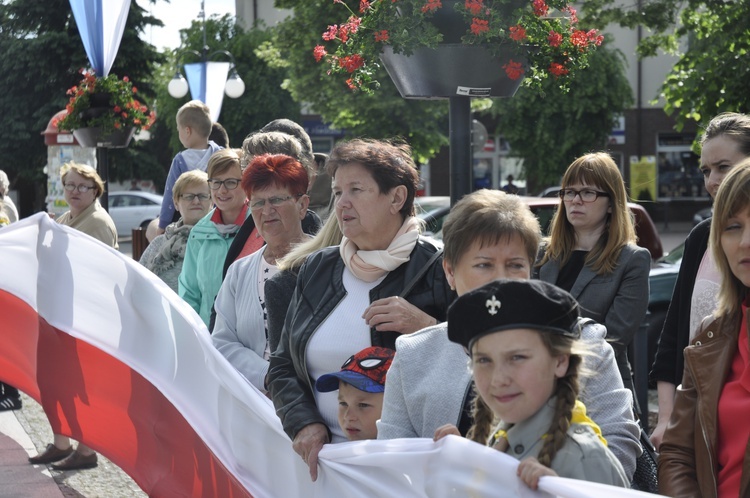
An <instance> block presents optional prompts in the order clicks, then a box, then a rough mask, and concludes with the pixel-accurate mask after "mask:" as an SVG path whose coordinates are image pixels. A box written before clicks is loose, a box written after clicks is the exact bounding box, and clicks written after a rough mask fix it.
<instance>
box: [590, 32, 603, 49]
mask: <svg viewBox="0 0 750 498" xmlns="http://www.w3.org/2000/svg"><path fill="white" fill-rule="evenodd" d="M586 36H587V37H588V38H589V41H590V42H591V43H593V44H594V45H596V46H597V47H598V46H599V45H601V44H602V42H603V41H604V36H602V35H600V34H599V32H598V31H597V30H595V29H590V30H589V31H588V32H587V33H586Z"/></svg>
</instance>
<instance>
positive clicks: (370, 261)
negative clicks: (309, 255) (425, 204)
mask: <svg viewBox="0 0 750 498" xmlns="http://www.w3.org/2000/svg"><path fill="white" fill-rule="evenodd" d="M418 238H419V222H418V221H417V219H416V218H414V217H413V216H410V217H408V218H406V220H405V221H404V224H403V225H401V228H400V229H399V230H398V232H397V233H396V236H395V237H394V239H393V240H392V241H391V244H390V245H389V246H388V248H387V249H385V250H381V251H361V250H360V249H359V248H358V247H357V245H356V244H355V243H354V242H352V241H351V240H349V239H348V238H346V237H343V238H342V239H341V245H340V246H339V253H340V254H341V259H343V260H344V264H345V265H346V267H347V268H349V271H350V272H352V273H353V274H354V276H355V277H357V278H358V279H360V280H364V281H365V282H374V281H375V280H377V279H379V278H380V277H382V276H383V275H385V274H386V273H388V272H390V271H393V270H395V269H396V268H398V267H399V266H401V265H402V264H404V263H406V262H407V261H409V255H410V254H411V252H412V251H413V250H414V246H415V245H417V239H418Z"/></svg>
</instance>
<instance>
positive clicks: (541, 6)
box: [531, 0, 549, 17]
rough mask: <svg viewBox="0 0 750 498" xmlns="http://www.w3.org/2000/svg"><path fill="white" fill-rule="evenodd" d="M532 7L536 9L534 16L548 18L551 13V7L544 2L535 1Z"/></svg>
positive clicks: (542, 0) (540, 0)
mask: <svg viewBox="0 0 750 498" xmlns="http://www.w3.org/2000/svg"><path fill="white" fill-rule="evenodd" d="M531 5H532V6H533V7H534V14H536V15H537V16H539V17H542V16H546V15H547V13H548V12H549V7H548V6H547V4H546V3H545V2H544V0H534V1H533V2H532V4H531Z"/></svg>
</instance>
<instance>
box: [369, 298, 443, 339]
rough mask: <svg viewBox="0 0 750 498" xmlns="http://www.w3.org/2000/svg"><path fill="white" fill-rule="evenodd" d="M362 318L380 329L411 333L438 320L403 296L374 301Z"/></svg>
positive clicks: (370, 325) (371, 325)
mask: <svg viewBox="0 0 750 498" xmlns="http://www.w3.org/2000/svg"><path fill="white" fill-rule="evenodd" d="M362 318H364V319H365V322H367V326H368V327H374V328H375V330H378V331H381V332H382V331H386V332H391V331H392V332H398V333H399V334H411V333H412V332H416V331H417V330H422V329H423V328H425V327H429V326H431V325H437V320H435V319H434V318H432V317H431V316H430V315H428V314H427V313H425V312H424V311H422V310H420V309H419V308H417V307H416V306H414V305H413V304H411V303H410V302H409V301H407V300H406V299H404V298H402V297H398V296H392V297H386V298H383V299H378V300H377V301H373V302H372V303H371V304H370V306H368V307H367V309H366V310H365V312H364V314H363V315H362Z"/></svg>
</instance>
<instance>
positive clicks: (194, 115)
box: [175, 100, 213, 141]
mask: <svg viewBox="0 0 750 498" xmlns="http://www.w3.org/2000/svg"><path fill="white" fill-rule="evenodd" d="M175 119H176V120H177V126H179V127H182V128H184V127H189V128H190V129H191V130H193V131H194V132H195V133H196V134H198V135H199V136H200V137H202V138H205V139H206V141H208V136H209V135H211V130H212V128H213V123H212V122H211V111H210V110H209V108H208V106H207V105H206V104H204V103H203V102H201V101H200V100H191V101H190V102H188V103H186V104H184V105H183V106H182V107H180V110H179V111H177V116H176V117H175Z"/></svg>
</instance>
